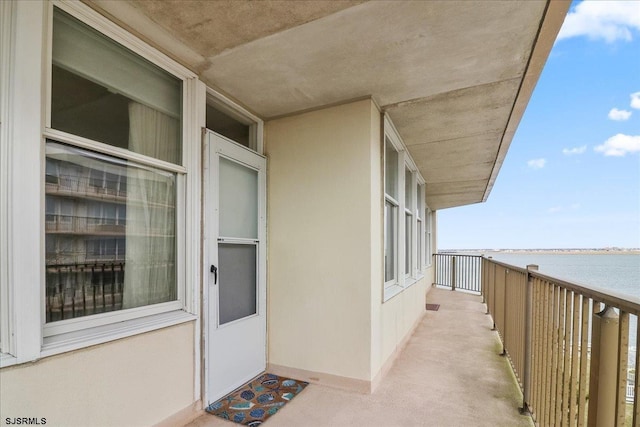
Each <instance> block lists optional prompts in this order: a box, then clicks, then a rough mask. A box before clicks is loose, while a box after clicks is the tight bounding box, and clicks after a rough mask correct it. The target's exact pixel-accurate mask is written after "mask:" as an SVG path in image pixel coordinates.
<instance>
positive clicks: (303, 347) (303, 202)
mask: <svg viewBox="0 0 640 427" xmlns="http://www.w3.org/2000/svg"><path fill="white" fill-rule="evenodd" d="M372 109H375V106H374V105H373V103H372V102H371V101H369V100H364V101H359V102H355V103H351V104H347V105H341V106H337V107H332V108H327V109H324V110H320V111H313V112H309V113H305V114H301V115H297V116H293V117H286V118H282V119H278V120H274V121H271V122H268V123H266V126H265V136H266V154H267V157H268V178H267V179H268V181H267V182H268V184H267V188H268V190H267V191H268V218H269V221H268V222H269V223H268V244H269V252H268V257H269V269H268V270H269V271H268V275H269V279H268V283H269V287H268V289H269V290H268V292H269V295H268V301H269V322H268V324H269V325H268V329H269V338H268V340H269V344H268V346H269V351H268V358H269V363H271V364H276V365H281V366H287V367H291V368H296V369H304V370H308V371H313V372H322V373H328V374H332V375H338V376H342V377H347V378H353V379H360V380H370V378H371V369H370V348H371V342H370V340H371V322H370V309H371V307H370V301H371V283H372V275H373V274H374V272H373V271H372V265H371V263H372V257H371V248H372V239H373V238H374V237H373V236H372V224H371V221H372V220H373V216H372V207H373V206H375V207H376V208H377V206H379V203H380V202H379V193H378V192H376V193H375V194H372V182H371V179H372V167H373V165H372V162H371V157H372V141H373V140H376V138H378V137H375V138H374V137H373V136H372V135H371V132H372V130H373V129H372V126H371V116H372ZM376 141H377V140H376ZM376 144H379V142H376ZM376 185H377V183H376ZM377 238H378V237H377V236H376V239H377ZM375 268H376V269H378V268H379V266H375ZM375 277H379V273H378V272H375Z"/></svg>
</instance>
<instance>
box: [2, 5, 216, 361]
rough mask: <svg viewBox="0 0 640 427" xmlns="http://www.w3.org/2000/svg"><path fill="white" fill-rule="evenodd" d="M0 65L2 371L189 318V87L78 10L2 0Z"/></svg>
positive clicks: (195, 206) (146, 51)
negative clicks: (8, 366) (17, 364)
mask: <svg viewBox="0 0 640 427" xmlns="http://www.w3.org/2000/svg"><path fill="white" fill-rule="evenodd" d="M98 30H99V31H98ZM0 59H2V61H0V63H2V65H3V66H2V67H0V137H1V138H0V139H1V141H0V234H1V236H2V238H1V239H0V353H1V354H0V366H7V365H11V364H16V363H24V362H30V361H33V360H37V359H39V358H42V357H46V356H49V355H52V354H57V353H62V352H65V351H70V350H74V349H78V348H82V347H86V346H88V345H95V344H100V343H104V342H107V341H111V340H113V339H118V338H123V337H127V336H131V335H134V334H138V333H143V332H147V331H151V330H154V329H158V328H162V327H167V326H171V325H175V324H179V323H182V322H188V321H193V320H195V319H196V317H195V315H194V314H193V313H195V312H197V307H199V305H200V304H199V301H198V299H199V294H198V293H197V292H196V291H197V283H200V274H201V271H200V266H199V265H198V264H197V263H189V264H187V263H185V260H186V259H200V241H199V236H200V235H201V230H200V218H199V212H200V204H199V202H200V200H201V197H200V186H199V174H200V168H199V164H200V163H199V162H200V156H201V151H200V144H199V140H198V136H199V132H200V127H201V126H202V125H204V120H203V117H204V116H203V115H199V114H198V112H199V111H200V112H201V111H202V109H203V108H204V96H203V95H204V87H203V86H202V85H201V84H200V83H199V82H198V81H197V76H196V75H195V74H194V73H192V72H191V71H190V70H188V69H186V68H185V67H183V66H181V65H180V64H178V63H176V62H175V61H172V60H171V59H170V58H168V57H166V56H164V55H163V54H162V53H161V52H159V51H157V50H155V49H153V48H152V47H150V46H148V45H147V44H145V43H144V42H143V41H141V40H139V39H138V38H136V37H135V36H133V35H132V34H130V33H128V32H126V31H125V30H123V29H122V28H119V27H118V26H117V25H115V24H114V23H112V22H110V21H108V20H107V19H106V18H104V17H103V16H101V15H100V14H98V13H97V12H95V11H94V10H92V9H91V8H89V7H87V6H86V5H84V4H83V3H82V2H48V1H47V2H0ZM198 91H200V92H198ZM198 95H200V97H199V98H198ZM198 102H202V105H200V106H198V105H197V103H198ZM186 284H189V285H188V286H187V285H186Z"/></svg>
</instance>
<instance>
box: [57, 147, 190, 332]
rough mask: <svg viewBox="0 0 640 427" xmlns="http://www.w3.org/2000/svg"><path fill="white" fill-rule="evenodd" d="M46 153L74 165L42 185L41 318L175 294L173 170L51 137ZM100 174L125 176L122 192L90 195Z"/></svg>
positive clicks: (75, 314)
mask: <svg viewBox="0 0 640 427" xmlns="http://www.w3.org/2000/svg"><path fill="white" fill-rule="evenodd" d="M46 153H47V160H48V161H49V160H50V161H55V162H58V163H59V164H60V165H61V167H60V168H59V170H63V169H64V168H63V167H62V166H65V167H66V169H67V170H68V171H75V176H71V175H69V176H67V177H66V179H65V180H62V179H60V180H59V184H57V185H55V186H53V185H52V186H46V209H47V212H46V214H47V221H46V223H45V231H46V239H45V240H46V248H47V251H46V252H47V253H46V260H45V263H46V310H47V315H46V318H47V322H53V321H57V320H63V319H69V318H73V317H82V316H87V315H91V314H96V313H103V312H107V311H113V310H121V309H126V308H133V307H140V306H144V305H150V304H157V303H161V302H167V301H174V300H176V298H177V287H176V266H175V263H176V253H175V247H176V236H175V227H176V218H175V208H176V206H175V203H176V202H175V200H176V176H175V174H173V173H167V172H163V171H160V170H158V169H154V168H149V167H144V166H139V165H137V164H135V163H133V162H126V161H123V160H120V159H117V158H114V157H109V156H105V155H99V154H95V153H92V152H90V151H86V150H81V149H77V148H71V147H67V146H64V145H61V144H57V143H54V142H47V145H46ZM99 175H102V176H103V177H106V176H109V177H110V180H112V181H113V180H116V181H119V180H120V177H125V176H126V177H127V181H128V184H129V186H128V188H129V191H128V192H127V193H126V197H122V195H119V194H117V193H113V192H107V193H99V194H100V199H98V200H96V197H97V194H96V191H97V190H96V187H95V185H94V184H97V182H96V181H97V177H98V176H99ZM93 178H96V180H94V179H93ZM102 182H105V180H103V181H102ZM101 188H102V187H101ZM125 247H126V249H125Z"/></svg>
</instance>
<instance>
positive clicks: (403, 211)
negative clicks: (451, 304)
mask: <svg viewBox="0 0 640 427" xmlns="http://www.w3.org/2000/svg"><path fill="white" fill-rule="evenodd" d="M387 141H389V142H390V143H391V145H392V147H393V148H394V149H395V150H396V152H397V153H398V166H397V169H396V173H397V175H398V176H397V177H396V178H397V179H396V181H397V186H398V189H397V190H398V197H397V200H396V199H395V198H393V197H391V196H390V195H389V194H388V192H387V189H386V185H387V175H386V173H387V167H386V161H387V155H386V147H387V145H386V144H387ZM382 146H383V151H384V153H383V167H382V170H383V176H382V182H383V187H384V203H383V230H384V231H385V232H384V233H383V239H384V242H383V257H382V258H383V262H382V264H383V282H384V286H383V297H382V301H383V302H385V301H388V300H389V299H390V298H392V297H394V296H395V295H397V294H399V293H401V292H402V291H403V290H404V289H406V288H408V287H410V286H411V285H413V284H415V283H416V282H417V281H418V280H419V279H421V278H422V277H423V276H424V275H423V270H424V266H423V264H422V262H420V261H419V260H418V248H417V244H418V241H419V239H418V236H417V233H418V210H419V209H421V208H420V206H419V205H420V204H422V201H421V200H418V197H417V191H418V190H417V189H418V186H422V188H424V183H425V180H424V178H423V177H422V175H421V174H420V171H419V170H418V168H417V166H416V164H415V162H414V161H413V158H412V157H411V154H409V151H408V150H407V148H406V146H405V144H404V142H403V141H402V138H401V137H400V135H399V133H398V131H397V130H396V128H395V126H394V125H393V122H392V121H391V119H390V118H389V117H388V116H387V115H386V114H385V116H384V132H383V143H382ZM407 175H409V179H411V182H410V183H408V185H409V187H408V188H407V187H406V185H407V182H406V180H407ZM407 194H409V195H410V200H407ZM422 199H424V197H423V198H422ZM388 202H391V203H394V204H395V206H396V207H397V220H396V224H395V225H396V227H397V233H396V240H395V242H394V246H395V250H396V266H395V269H396V272H395V274H396V277H395V278H394V279H393V280H390V281H385V280H384V278H385V277H386V270H385V269H386V262H385V259H384V257H385V254H386V222H387V221H386V203H388ZM407 218H409V219H410V226H411V227H410V230H407V226H406V220H407ZM422 221H423V223H424V219H423V218H422ZM423 240H424V239H423ZM407 243H408V244H409V246H408V247H409V251H407V250H406V248H407V246H406V245H407ZM421 245H422V246H423V245H424V242H422V243H421ZM407 252H408V253H407ZM407 257H409V258H407ZM407 261H408V262H409V268H408V269H407V268H406V262H407Z"/></svg>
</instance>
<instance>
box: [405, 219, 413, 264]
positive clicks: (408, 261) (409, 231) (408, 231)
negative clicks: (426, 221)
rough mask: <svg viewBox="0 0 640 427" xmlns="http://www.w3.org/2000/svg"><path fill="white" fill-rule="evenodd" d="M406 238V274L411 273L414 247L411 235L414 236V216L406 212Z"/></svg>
mask: <svg viewBox="0 0 640 427" xmlns="http://www.w3.org/2000/svg"><path fill="white" fill-rule="evenodd" d="M404 226H405V239H404V274H405V275H409V274H411V265H412V250H411V249H412V248H411V240H412V238H411V236H413V234H412V232H413V216H412V215H409V214H408V213H405V215H404Z"/></svg>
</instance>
